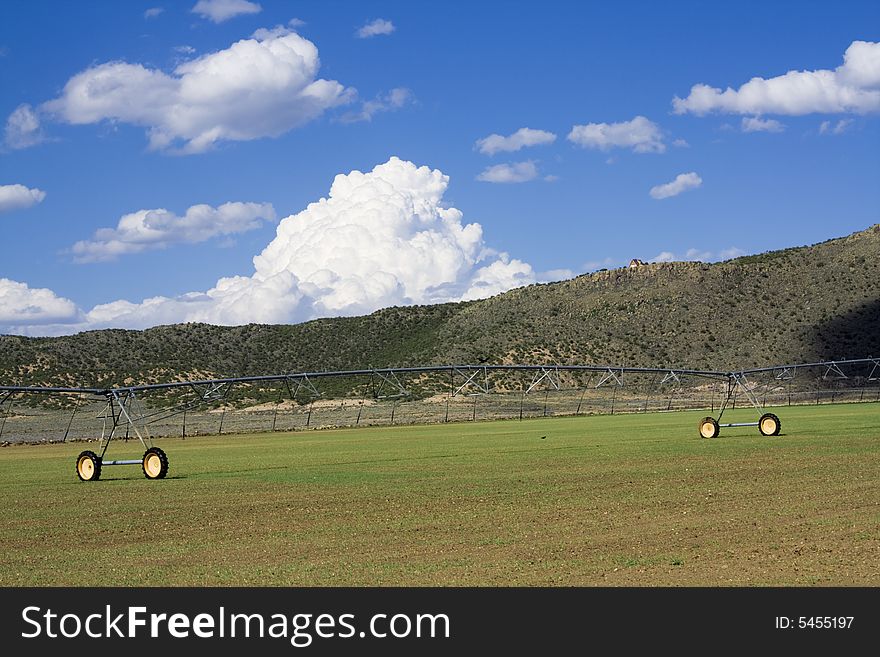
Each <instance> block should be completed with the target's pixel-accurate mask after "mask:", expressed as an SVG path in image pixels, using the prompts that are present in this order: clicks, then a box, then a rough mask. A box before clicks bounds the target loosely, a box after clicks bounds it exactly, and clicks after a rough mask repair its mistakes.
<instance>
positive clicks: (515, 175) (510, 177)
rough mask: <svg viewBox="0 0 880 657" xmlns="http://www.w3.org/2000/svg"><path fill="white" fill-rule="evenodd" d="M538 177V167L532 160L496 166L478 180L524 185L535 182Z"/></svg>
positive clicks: (488, 169)
mask: <svg viewBox="0 0 880 657" xmlns="http://www.w3.org/2000/svg"><path fill="white" fill-rule="evenodd" d="M537 177H538V167H536V166H535V163H534V162H532V161H531V160H527V161H526V162H512V163H510V164H496V165H495V166H491V167H487V168H486V169H485V170H484V171H483V172H482V173H481V174H480V175H479V176H477V180H482V181H483V182H491V183H522V182H528V181H529V180H534V179H535V178H537Z"/></svg>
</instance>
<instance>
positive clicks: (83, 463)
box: [76, 449, 101, 481]
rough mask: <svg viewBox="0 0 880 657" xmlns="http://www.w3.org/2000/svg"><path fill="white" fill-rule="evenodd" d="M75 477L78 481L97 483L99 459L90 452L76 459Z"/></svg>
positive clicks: (82, 453)
mask: <svg viewBox="0 0 880 657" xmlns="http://www.w3.org/2000/svg"><path fill="white" fill-rule="evenodd" d="M76 476H77V477H79V480H80V481H98V479H100V478H101V457H100V456H98V455H97V454H95V453H94V452H92V451H90V450H88V449H87V450H86V451H84V452H80V455H79V456H77V457H76Z"/></svg>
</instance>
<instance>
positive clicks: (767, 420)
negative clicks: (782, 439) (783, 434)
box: [758, 413, 782, 436]
mask: <svg viewBox="0 0 880 657" xmlns="http://www.w3.org/2000/svg"><path fill="white" fill-rule="evenodd" d="M781 428H782V422H780V421H779V418H778V417H776V416H775V415H773V413H764V415H762V416H761V419H760V420H758V430H759V431H760V432H761V435H762V436H778V435H779V430H780V429H781Z"/></svg>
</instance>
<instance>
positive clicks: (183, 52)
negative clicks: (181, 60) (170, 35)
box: [174, 46, 196, 55]
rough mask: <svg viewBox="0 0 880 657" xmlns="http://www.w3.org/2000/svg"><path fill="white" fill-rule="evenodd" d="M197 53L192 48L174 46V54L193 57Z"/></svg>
mask: <svg viewBox="0 0 880 657" xmlns="http://www.w3.org/2000/svg"><path fill="white" fill-rule="evenodd" d="M195 51H196V49H195V48H193V47H192V46H174V52H179V53H180V54H181V55H192V54H193V53H194V52H195Z"/></svg>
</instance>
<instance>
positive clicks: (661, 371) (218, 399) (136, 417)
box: [0, 358, 880, 481]
mask: <svg viewBox="0 0 880 657" xmlns="http://www.w3.org/2000/svg"><path fill="white" fill-rule="evenodd" d="M808 371H809V372H815V377H816V378H818V379H821V380H827V379H834V380H844V379H851V380H858V381H860V382H862V384H864V383H865V382H877V381H880V359H876V358H863V359H857V360H837V361H822V362H817V363H802V364H798V365H779V366H774V367H764V368H757V369H751V370H739V371H735V372H721V371H711V370H692V369H677V368H644V367H620V366H610V365H486V364H481V365H427V366H419V367H397V368H381V369H362V370H338V371H329V372H301V373H287V374H275V375H265V376H247V377H232V378H223V379H207V380H199V381H175V382H169V383H158V384H149V385H134V386H121V387H112V388H63V387H43V386H0V412H2V411H3V406H4V404H6V403H7V402H8V403H10V405H11V403H12V400H13V399H14V397H15V396H16V395H27V394H39V395H76V398H77V405H76V406H75V407H74V411H73V413H74V415H75V414H76V410H77V408H78V407H79V401H80V400H81V399H83V398H85V399H88V400H91V401H92V402H100V403H102V404H103V409H104V410H103V412H102V413H100V414H99V415H98V419H101V420H103V426H102V430H101V439H100V442H99V447H98V448H97V452H98V453H96V452H95V451H92V450H85V451H83V452H81V453H80V454H79V456H77V458H76V474H77V476H78V477H79V478H80V479H81V480H82V481H96V480H98V479H99V478H100V476H101V470H102V468H104V467H106V466H113V465H141V468H142V470H143V473H144V476H145V477H146V478H147V479H162V478H164V477H165V476H166V474H167V473H168V457H167V456H166V454H165V452H164V451H163V450H162V449H160V448H159V447H156V446H154V445H153V443H152V437H151V435H150V428H149V425H150V423H154V422H158V421H161V420H165V419H167V418H170V417H173V416H175V415H178V414H181V413H186V412H187V411H188V410H192V409H195V408H199V407H204V406H205V405H211V404H223V403H224V402H225V401H227V398H228V397H229V393H230V391H231V390H232V388H233V386H235V385H237V384H249V385H260V384H273V383H274V384H277V385H278V386H279V389H280V390H281V394H282V395H283V393H284V391H285V390H286V391H287V393H288V394H289V396H290V399H291V400H295V399H296V398H297V394H298V393H299V392H300V391H301V390H302V391H304V392H305V393H307V394H308V395H310V396H311V397H312V398H313V399H314V398H317V397H320V396H321V393H320V392H318V390H317V388H316V386H315V383H316V382H317V381H319V380H322V379H333V378H336V379H339V378H345V377H348V378H352V377H369V389H370V392H371V393H372V396H373V398H375V399H390V398H394V399H397V398H407V397H410V395H411V393H410V391H409V390H408V389H407V388H406V386H405V385H404V384H403V383H402V381H401V379H405V378H406V377H417V378H418V377H440V378H441V379H446V377H448V389H447V390H448V396H449V398H453V397H456V396H462V395H480V394H489V393H490V392H491V391H492V379H493V377H500V376H504V375H505V373H521V374H523V373H525V374H526V375H528V374H531V376H532V378H531V382H530V383H529V384H527V385H525V384H523V385H522V390H521V393H522V397H523V398H524V397H525V395H527V394H529V393H532V392H533V391H536V390H539V389H540V390H561V383H560V376H561V375H562V374H565V373H568V374H570V375H582V374H583V375H589V379H588V381H589V383H588V384H587V386H586V387H585V388H584V394H586V390H587V388H594V389H599V388H603V387H612V388H613V391H612V392H613V393H614V394H616V391H617V388H618V387H622V386H623V385H624V379H625V378H628V377H634V378H638V377H642V378H643V379H644V378H648V379H650V380H651V381H652V382H653V383H654V384H656V383H658V382H659V384H660V385H661V386H664V385H666V386H677V388H678V389H681V388H682V386H683V384H682V380H683V379H684V378H685V377H687V378H688V379H691V378H693V379H697V380H703V381H704V382H706V381H708V382H710V383H711V384H712V385H716V386H717V385H723V386H724V389H725V391H724V392H723V393H722V395H721V404H720V406H719V407H718V415H717V417H712V416H707V417H704V418H703V419H702V420H700V422H699V426H698V429H699V435H700V436H701V437H702V438H715V437H717V436H718V435H719V433H720V431H721V429H722V428H734V427H757V428H758V431H759V432H760V433H761V434H762V435H764V436H777V435H779V432H780V430H781V428H782V423H781V421H780V419H779V417H778V416H777V415H775V414H773V413H768V412H765V410H764V404H763V403H762V398H763V399H764V400H765V401H766V399H767V394H768V391H770V390H779V389H781V388H783V387H784V386H785V384H786V383H788V399H789V404H790V403H791V381H792V380H793V379H794V378H795V377H796V376H797V375H798V373H801V372H808ZM594 379H596V380H597V382H596V383H595V384H594V383H593V381H594ZM759 379H760V380H762V381H763V390H762V389H761V388H762V384H759V382H758V380H759ZM173 390H183V391H184V392H186V393H187V398H186V400H185V401H183V402H180V403H177V404H174V405H171V406H164V407H161V408H148V407H147V406H146V405H145V404H144V400H143V398H144V396H145V395H147V394H148V393H151V392H157V391H173ZM863 391H864V389H863ZM738 393H742V395H743V396H744V397H745V399H746V400H748V403H749V404H750V405H751V406H752V407H753V408H754V409H755V411H756V412H757V415H758V419H757V420H756V421H754V422H728V423H722V422H721V419H722V416H723V415H724V412H725V411H726V410H727V409H728V408H729V407H730V406H731V402H732V404H733V407H734V408H735V406H736V398H737V394H738ZM365 396H366V393H365ZM878 398H880V393H878ZM816 399H817V403H818V393H817V397H816ZM581 400H583V396H581ZM860 400H861V396H860ZM280 401H281V397H280V396H279V402H280ZM670 401H671V398H670ZM706 405H708V404H706ZM647 406H648V401H647V398H646V399H645V404H644V411H645V412H647ZM670 407H671V403H670ZM712 408H713V409H714V408H715V404H714V397H713V402H712ZM579 411H580V404H579V405H578V413H579ZM309 412H310V413H311V411H309ZM611 412H612V414H613V413H614V406H613V397H612V406H611ZM276 415H277V410H276ZM447 415H448V405H447ZM8 416H9V413H8V412H7V413H2V418H0V437H2V435H3V426H4V425H5V424H6V419H7V417H8ZM520 417H522V406H521V407H520ZM184 418H185V415H184ZM358 420H360V414H359V415H358ZM72 422H73V417H71V419H70V422H69V423H68V424H67V431H66V432H65V434H64V440H66V439H67V434H68V432H69V431H70V426H71V424H72ZM392 422H393V415H392ZM272 426H273V430H274V428H275V420H274V418H273V425H272ZM123 430H124V432H125V438H126V439H128V438H129V436H130V434H131V433H132V432H133V433H134V436H135V437H136V438H137V439H138V440H139V441H140V443H141V445H142V446H143V448H144V450H145V451H144V453H143V456H142V457H141V458H137V459H135V458H130V459H121V460H106V459H105V456H106V453H107V448H108V447H109V446H110V443H111V442H112V441H113V439H114V438H115V437H119V435H120V434H121V433H122V431H123ZM221 431H222V424H221Z"/></svg>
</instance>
